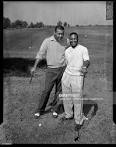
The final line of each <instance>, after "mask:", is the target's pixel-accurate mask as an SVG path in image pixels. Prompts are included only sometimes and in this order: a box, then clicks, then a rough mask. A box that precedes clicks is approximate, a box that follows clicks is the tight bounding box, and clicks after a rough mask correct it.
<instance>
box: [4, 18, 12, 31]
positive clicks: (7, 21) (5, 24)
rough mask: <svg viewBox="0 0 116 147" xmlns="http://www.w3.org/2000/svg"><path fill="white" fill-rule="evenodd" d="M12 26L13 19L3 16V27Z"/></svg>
mask: <svg viewBox="0 0 116 147" xmlns="http://www.w3.org/2000/svg"><path fill="white" fill-rule="evenodd" d="M10 26H11V21H10V19H9V18H5V17H3V28H4V29H6V28H10Z"/></svg>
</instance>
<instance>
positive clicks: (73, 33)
mask: <svg viewBox="0 0 116 147" xmlns="http://www.w3.org/2000/svg"><path fill="white" fill-rule="evenodd" d="M72 35H76V36H77V39H78V34H77V33H76V32H72V33H70V34H69V36H72Z"/></svg>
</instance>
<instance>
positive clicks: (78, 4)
mask: <svg viewBox="0 0 116 147" xmlns="http://www.w3.org/2000/svg"><path fill="white" fill-rule="evenodd" d="M3 16H4V17H8V18H10V20H11V22H14V21H15V20H17V19H19V20H25V21H27V22H28V23H30V22H33V23H36V22H40V21H42V22H43V23H44V24H46V25H56V24H57V22H58V21H59V20H60V21H62V22H65V21H66V22H67V23H69V24H70V25H72V26H75V25H89V24H91V25H96V24H99V25H112V24H113V21H112V20H106V1H35V2H34V1H23V2H22V1H10V2H8V1H6V2H4V3H3Z"/></svg>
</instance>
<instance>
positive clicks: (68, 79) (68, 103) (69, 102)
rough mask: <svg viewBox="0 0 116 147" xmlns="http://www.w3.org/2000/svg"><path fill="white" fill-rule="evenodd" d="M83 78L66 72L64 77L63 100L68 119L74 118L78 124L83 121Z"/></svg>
mask: <svg viewBox="0 0 116 147" xmlns="http://www.w3.org/2000/svg"><path fill="white" fill-rule="evenodd" d="M83 80H84V78H83V76H74V75H70V74H68V73H66V72H64V74H63V77H62V98H63V105H64V111H65V114H66V116H67V117H72V116H73V109H72V108H73V106H74V119H75V123H76V124H81V123H82V119H83V97H82V92H83Z"/></svg>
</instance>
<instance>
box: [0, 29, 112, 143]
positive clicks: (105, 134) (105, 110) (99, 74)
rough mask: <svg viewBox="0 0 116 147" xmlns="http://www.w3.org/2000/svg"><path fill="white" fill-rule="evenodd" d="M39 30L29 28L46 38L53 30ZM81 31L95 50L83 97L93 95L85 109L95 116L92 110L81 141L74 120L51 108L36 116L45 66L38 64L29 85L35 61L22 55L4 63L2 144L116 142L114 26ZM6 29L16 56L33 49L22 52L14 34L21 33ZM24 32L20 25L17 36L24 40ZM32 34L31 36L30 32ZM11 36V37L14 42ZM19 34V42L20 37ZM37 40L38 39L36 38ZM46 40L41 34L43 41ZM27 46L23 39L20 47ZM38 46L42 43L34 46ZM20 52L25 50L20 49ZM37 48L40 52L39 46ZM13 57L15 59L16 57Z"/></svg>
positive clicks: (88, 45) (86, 113) (9, 49)
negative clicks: (60, 116) (62, 117)
mask: <svg viewBox="0 0 116 147" xmlns="http://www.w3.org/2000/svg"><path fill="white" fill-rule="evenodd" d="M73 30H75V28H70V30H67V32H66V33H67V34H68V33H69V32H70V31H73ZM25 31H26V30H22V32H21V33H22V34H23V32H25ZM28 31H29V30H27V32H28ZM37 31H38V30H36V29H35V30H30V32H28V33H33V35H34V36H36V35H37V36H39V35H40V34H39V33H38V32H41V33H42V34H45V36H44V35H43V37H42V38H44V37H46V36H47V35H48V36H49V35H50V34H51V30H39V31H38V32H37ZM76 31H80V32H81V34H80V43H81V44H83V45H85V46H87V47H88V50H89V53H90V60H91V66H90V67H89V72H88V75H87V78H86V79H85V88H84V98H88V100H84V108H83V109H84V113H85V115H88V117H89V116H91V112H93V113H92V114H93V115H92V119H91V120H90V122H89V124H88V125H86V126H85V128H84V129H82V130H81V138H80V140H79V141H77V142H74V136H75V131H74V119H73V120H69V121H64V122H61V121H60V120H59V119H54V118H52V115H51V113H46V114H45V115H43V116H42V118H41V119H40V120H36V119H34V117H33V114H34V111H35V109H36V107H37V105H38V103H39V97H40V95H41V92H42V90H43V89H44V86H45V85H44V80H45V71H46V69H45V68H42V69H37V71H36V74H35V77H34V78H33V81H32V83H31V84H29V80H30V77H29V75H28V74H26V73H27V71H28V68H30V66H32V62H31V64H30V63H29V61H27V60H19V62H18V65H19V66H18V65H17V64H12V63H10V62H6V60H5V62H4V63H6V65H7V66H6V65H5V66H4V73H5V74H4V85H3V87H4V93H3V94H4V96H3V97H4V107H3V110H4V115H3V116H4V122H3V124H2V126H1V132H0V133H1V134H0V136H1V138H0V143H12V144H67V143H70V144H99V143H100V144H111V143H113V142H114V140H115V139H114V138H115V127H113V129H112V125H113V121H112V115H113V114H112V103H113V102H112V101H113V95H112V72H111V71H112V43H111V42H112V28H107V27H104V28H92V27H91V28H76ZM45 32H46V33H45ZM85 32H88V37H87V38H83V37H84V33H85ZM5 33H6V34H5V35H7V36H6V38H7V39H9V42H8V43H9V44H10V46H9V45H8V44H7V45H8V48H5V50H6V49H7V51H9V52H12V51H13V50H14V55H15V57H17V55H19V56H20V58H21V57H22V56H25V55H26V54H23V55H22V53H23V52H25V53H29V52H30V50H28V51H27V50H26V47H25V48H24V51H23V50H20V51H18V49H20V48H18V47H19V46H18V45H17V43H16V42H14V41H13V40H12V39H11V37H10V36H11V35H13V36H16V34H15V35H14V34H13V33H16V32H13V31H12V32H5ZM21 33H20V31H19V32H18V30H17V37H19V38H20V39H22V37H21V36H20V35H21ZM28 33H27V34H28ZM105 34H107V35H105ZM18 35H19V36H18ZM22 36H23V35H22ZM24 36H25V35H24ZM24 36H23V37H24ZM27 36H30V35H29V34H28V35H27ZM37 36H36V37H37ZM41 36H42V35H41ZM36 37H35V38H36ZM14 38H15V37H14ZM19 38H18V39H19ZM10 39H11V40H12V41H10ZM15 39H16V38H15ZM18 39H16V40H15V41H17V42H18ZM24 39H25V38H23V40H24ZM34 41H35V42H36V43H37V40H34ZM41 41H42V39H41V40H40V42H41ZM19 42H20V41H19ZM25 42H26V41H25ZM40 42H39V43H40ZM36 43H35V44H36ZM23 45H24V46H26V44H25V43H23V44H21V46H23ZM37 45H38V44H36V45H35V46H37ZM15 46H16V47H15ZM21 46H20V47H21ZM13 48H14V49H13ZM15 49H17V50H15ZM19 52H20V54H18V53H19ZM34 52H36V49H35V50H34ZM31 53H32V52H30V53H29V54H30V55H29V56H30V57H31V58H32V57H33V54H31ZM21 55H22V56H21ZM25 58H27V56H25ZM8 61H9V60H8ZM13 61H14V63H15V62H16V59H14V60H13ZM24 61H25V62H24ZM8 63H9V64H8ZM16 63H17V62H16ZM24 64H25V65H26V66H27V67H28V68H25V70H24V68H23V66H24ZM11 65H12V66H13V65H14V66H13V68H11V67H12V66H11ZM26 66H25V67H26ZM8 67H10V68H8ZM17 71H18V72H17ZM53 95H54V89H53V91H52V93H51V95H50V99H49V102H50V101H52V99H53ZM91 98H92V99H91ZM95 98H97V99H95ZM39 123H41V124H42V126H41V127H39ZM112 130H113V133H112Z"/></svg>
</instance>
